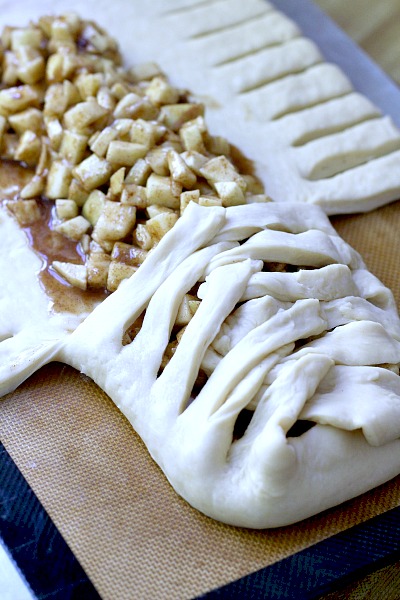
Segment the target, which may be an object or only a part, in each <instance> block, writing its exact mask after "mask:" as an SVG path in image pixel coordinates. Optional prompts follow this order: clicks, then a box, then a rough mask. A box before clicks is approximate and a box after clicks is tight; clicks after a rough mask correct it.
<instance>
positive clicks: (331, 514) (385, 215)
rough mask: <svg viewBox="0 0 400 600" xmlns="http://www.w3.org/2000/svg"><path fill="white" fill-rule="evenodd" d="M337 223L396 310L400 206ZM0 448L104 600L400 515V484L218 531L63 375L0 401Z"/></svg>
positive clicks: (255, 565) (175, 588) (199, 583)
mask: <svg viewBox="0 0 400 600" xmlns="http://www.w3.org/2000/svg"><path fill="white" fill-rule="evenodd" d="M299 210H301V205H299ZM333 223H334V225H335V226H336V228H337V230H338V231H339V233H340V234H341V235H342V236H343V237H344V239H345V240H346V241H348V242H349V243H350V244H351V245H352V246H353V247H354V248H356V249H357V250H358V251H359V252H361V254H362V255H363V258H364V260H365V262H366V263H367V265H368V267H369V268H370V270H371V271H372V272H373V273H374V274H375V275H377V276H378V277H379V278H380V279H381V280H382V281H383V282H384V283H385V284H386V285H388V286H389V287H391V288H392V290H393V292H394V294H395V297H396V300H397V303H398V305H399V304H400V282H399V280H398V273H399V256H400V236H399V235H398V231H399V225H400V203H394V204H392V205H390V206H388V207H385V208H382V209H379V210H378V211H374V212H371V213H369V214H366V215H355V216H353V215H352V216H342V217H337V218H334V219H333ZM0 438H1V440H2V442H3V443H4V446H5V447H6V449H7V450H8V452H9V453H10V455H11V456H12V458H13V459H14V461H15V463H16V464H17V466H18V468H19V469H20V471H21V472H22V474H23V475H24V476H25V478H26V479H27V481H28V483H29V484H30V485H31V487H32V488H33V490H34V492H35V493H36V495H37V496H38V498H39V500H40V501H41V502H42V504H43V505H44V507H45V509H46V510H47V511H48V513H49V515H50V517H51V518H52V519H53V521H54V523H55V525H56V526H57V527H58V529H59V531H60V532H61V534H62V535H63V536H64V538H65V540H66V541H67V543H68V544H69V546H70V547H71V549H72V551H73V552H74V554H75V556H76V557H77V558H78V560H79V561H80V563H81V565H82V566H83V568H84V569H85V571H86V573H87V575H88V576H89V577H90V579H91V580H92V582H93V584H94V585H95V587H96V588H97V590H98V591H99V593H100V595H101V596H102V598H104V600H114V599H118V600H122V599H127V600H128V599H129V600H131V599H132V598H135V599H140V598H149V597H156V598H160V599H161V598H193V597H195V596H198V595H200V594H202V593H205V592H207V591H208V590H211V589H215V588H217V587H220V586H222V585H224V584H226V583H228V582H230V581H233V580H235V579H238V578H240V577H243V576H245V575H247V574H249V573H252V572H254V571H256V570H258V569H260V568H262V567H265V566H267V565H270V564H273V563H274V562H276V561H278V560H281V559H283V558H285V557H287V556H290V555H292V554H294V553H296V552H299V551H300V550H302V549H304V548H306V547H309V546H311V545H313V544H315V543H317V542H318V541H320V540H322V539H325V538H328V537H329V536H332V535H334V534H336V533H339V532H341V531H343V530H345V529H347V528H349V527H351V526H353V525H356V524H358V523H362V522H364V521H366V520H367V519H369V518H371V517H374V516H376V515H378V514H381V513H383V512H385V511H387V510H389V509H391V508H394V507H396V506H399V505H400V477H397V478H396V479H395V480H393V481H392V482H389V483H387V484H385V485H383V486H380V487H379V488H377V489H375V490H373V491H371V492H369V493H367V494H364V495H363V496H361V497H359V498H357V499H354V500H351V501H349V502H347V503H345V504H343V505H341V506H340V507H337V508H334V509H332V510H329V511H326V512H325V513H323V514H320V515H317V516H315V517H313V518H310V519H307V520H305V521H303V522H301V523H299V524H297V525H293V526H290V527H285V528H279V529H275V530H266V531H250V530H246V529H240V528H234V527H229V526H226V525H223V524H220V523H216V522H214V521H212V520H211V519H208V518H207V517H204V516H203V515H201V514H199V513H198V512H197V511H195V510H194V509H192V508H191V507H190V506H188V505H187V504H186V503H185V502H184V501H183V500H182V499H180V498H179V497H178V496H177V495H176V494H175V492H174V491H173V490H172V488H171V487H170V486H169V484H168V482H167V481H166V479H165V477H164V475H163V474H162V473H161V471H160V470H159V468H158V467H157V466H156V465H155V464H154V462H153V461H152V459H151V458H150V456H149V455H148V453H147V451H146V449H145V447H144V445H143V443H142V442H141V440H140V439H139V438H138V436H137V435H136V434H135V432H134V431H133V430H132V428H131V426H130V425H129V423H128V422H127V421H126V419H125V418H124V417H123V416H122V414H121V413H120V412H119V411H118V410H117V409H116V408H115V406H114V405H113V403H112V402H111V401H110V400H109V398H108V397H107V396H106V394H104V393H103V392H102V391H101V390H100V389H99V388H98V387H97V386H96V385H95V384H94V383H92V382H91V381H90V380H89V379H88V378H86V377H84V376H82V375H80V374H79V373H77V372H75V371H74V370H73V369H71V368H69V367H66V366H64V365H60V364H51V365H48V366H47V367H45V368H43V369H42V370H41V371H39V372H38V373H36V374H35V375H34V376H33V377H31V378H30V379H29V380H28V381H27V382H25V384H23V385H22V386H21V387H20V388H19V389H17V390H16V391H15V392H14V393H12V394H10V395H8V396H7V397H6V398H4V399H3V400H2V401H1V402H0Z"/></svg>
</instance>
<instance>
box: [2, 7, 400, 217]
mask: <svg viewBox="0 0 400 600" xmlns="http://www.w3.org/2000/svg"><path fill="white" fill-rule="evenodd" d="M0 8H1V16H0V21H1V24H3V25H5V24H25V23H26V21H27V20H28V19H29V18H32V19H37V18H38V16H39V15H40V14H46V13H48V14H52V13H53V12H54V6H53V4H52V3H51V2H49V1H48V0H40V2H36V1H35V0H27V1H26V2H24V11H23V12H21V11H20V10H19V9H18V7H17V6H16V5H15V3H12V2H10V0H1V2H0ZM68 10H76V11H77V12H78V13H79V14H81V15H82V16H83V17H86V18H89V19H90V18H94V19H95V20H96V21H98V22H99V24H100V25H102V26H103V27H104V28H105V29H106V30H107V31H109V33H110V34H111V35H113V36H114V37H115V38H116V39H117V40H118V42H119V45H120V48H121V51H122V53H123V57H124V60H125V63H126V64H127V65H134V64H137V63H138V62H139V63H140V62H148V61H155V62H157V63H158V64H160V66H161V68H162V69H163V70H164V71H165V72H166V73H167V74H168V75H169V77H170V78H171V80H172V83H173V84H176V85H178V86H181V87H183V88H187V89H189V90H191V91H192V92H194V93H195V94H196V95H198V96H199V97H201V98H202V99H203V100H205V101H206V103H207V104H208V106H207V110H208V124H209V127H210V131H211V132H212V133H213V134H215V135H223V136H225V137H227V138H228V139H229V140H230V141H231V142H232V143H233V144H235V145H236V146H237V147H239V148H240V149H241V151H242V152H243V153H244V154H245V155H246V156H248V157H249V158H250V159H251V160H253V161H254V165H255V169H256V171H257V174H258V175H259V176H260V178H261V179H262V181H263V182H264V185H265V187H266V191H267V193H268V194H269V195H270V196H271V197H272V198H273V199H274V200H275V201H278V202H286V201H291V202H293V201H298V202H306V203H310V204H317V205H320V206H321V207H322V208H323V210H324V211H325V212H326V213H327V214H339V213H353V212H363V211H369V210H372V209H374V208H377V207H379V206H382V205H384V204H386V203H388V202H392V201H393V200H397V199H398V198H399V196H400V168H399V167H400V132H399V130H398V128H397V127H394V126H393V125H392V124H389V123H388V119H387V118H386V117H385V116H384V115H381V114H380V111H379V110H378V109H377V108H376V107H375V106H373V105H372V104H371V103H370V102H369V101H368V100H367V99H366V98H365V97H363V96H361V95H360V94H357V93H356V91H355V90H354V89H353V87H352V85H351V83H350V81H349V80H348V78H347V77H346V76H345V75H344V74H343V72H342V71H341V70H340V69H339V68H338V67H337V66H335V65H333V64H329V63H327V62H326V61H324V59H323V57H322V55H321V52H320V50H319V49H318V48H317V47H316V46H315V44H313V42H311V41H310V40H308V39H307V38H305V37H304V36H302V34H301V31H300V30H299V28H298V27H297V26H296V24H295V23H293V22H292V21H291V20H290V19H289V18H288V17H286V16H285V15H284V14H282V13H280V12H279V11H277V10H276V9H275V7H273V6H272V5H271V4H269V3H268V2H266V1H264V0H251V1H250V2H246V3H245V4H244V3H240V2H237V1H236V0H207V1H206V2H204V1H199V0H196V1H193V2H189V1H185V0H174V2H169V3H168V8H167V7H166V5H165V3H163V2H161V0H160V1H158V2H152V3H151V4H149V3H146V2H142V1H140V0H136V1H134V2H130V3H129V5H127V4H126V3H123V4H122V3H121V2H118V1H117V2H113V3H111V4H110V3H109V2H106V1H105V0H99V1H98V2H94V1H93V0H90V1H89V2H86V3H84V5H82V3H80V2H78V1H77V0H72V1H71V2H68V3H67V2H65V0H61V1H60V2H58V4H57V11H58V12H63V11H68ZM121 15H123V22H124V23H129V24H130V25H129V27H128V26H121ZM132 32H134V35H132ZM194 65H195V68H194ZM361 123H362V124H363V125H362V126H361V128H360V124H361ZM327 136H328V137H327ZM321 147H322V156H321Z"/></svg>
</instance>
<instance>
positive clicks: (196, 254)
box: [0, 203, 400, 528]
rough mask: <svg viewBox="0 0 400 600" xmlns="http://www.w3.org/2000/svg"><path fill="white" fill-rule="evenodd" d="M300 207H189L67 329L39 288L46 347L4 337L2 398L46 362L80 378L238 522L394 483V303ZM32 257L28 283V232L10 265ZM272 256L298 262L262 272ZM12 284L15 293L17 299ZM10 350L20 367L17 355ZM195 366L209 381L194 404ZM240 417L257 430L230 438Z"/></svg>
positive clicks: (164, 461)
mask: <svg viewBox="0 0 400 600" xmlns="http://www.w3.org/2000/svg"><path fill="white" fill-rule="evenodd" d="M295 214H296V205H294V204H290V203H289V204H279V205H278V204H273V203H265V204H252V205H247V206H246V205H245V206H239V207H232V208H227V209H223V208H218V207H215V208H206V207H201V206H198V205H197V204H194V203H191V204H190V205H189V207H188V208H187V209H186V211H185V212H184V215H183V216H182V218H181V219H179V220H178V222H177V224H176V225H175V226H174V227H173V229H172V230H171V231H170V232H169V233H168V234H167V235H166V236H164V238H163V239H162V240H161V242H160V243H159V244H158V246H157V247H156V248H155V249H154V250H153V252H152V253H151V254H150V255H149V256H148V258H147V259H146V261H145V262H144V263H143V265H142V266H141V267H140V268H139V270H138V271H137V272H136V273H135V274H134V275H133V276H132V277H131V278H130V279H128V280H126V281H125V282H123V284H121V285H120V287H119V288H118V290H117V291H116V292H114V293H113V294H112V295H111V296H109V297H108V298H107V299H106V300H105V301H104V302H102V303H101V304H100V305H99V306H97V307H96V308H95V310H94V311H93V312H92V313H91V314H90V315H89V316H88V317H87V318H86V319H85V320H84V321H83V322H82V323H81V324H80V325H79V326H78V327H77V328H76V329H75V331H74V332H73V333H70V332H66V328H65V327H64V329H63V328H62V327H61V326H60V323H59V322H57V319H56V318H55V316H54V315H53V316H51V317H47V320H46V317H45V316H44V313H43V298H42V297H39V299H38V300H37V303H36V304H34V305H33V304H31V310H32V309H35V312H33V310H32V312H31V319H30V322H29V323H21V332H22V334H23V335H24V336H26V335H27V334H28V333H31V334H32V335H34V334H35V335H36V336H37V335H38V332H37V328H33V327H32V326H31V325H30V323H31V322H33V321H34V320H35V319H34V317H36V315H37V316H38V318H39V317H40V315H41V322H40V326H41V334H40V335H41V336H42V338H45V340H44V342H43V343H42V344H39V343H38V342H37V343H36V347H35V349H34V352H33V353H32V354H31V355H29V354H28V351H29V349H28V350H27V351H26V353H25V354H23V353H22V354H21V350H22V349H24V344H25V343H26V340H25V339H21V338H20V337H19V336H20V334H18V333H17V335H14V337H12V338H10V340H11V343H12V345H13V352H11V351H10V347H9V346H7V342H8V341H9V340H6V341H4V342H2V344H1V345H0V349H1V352H2V386H3V387H2V389H3V391H8V390H10V389H12V388H13V387H15V386H16V385H17V384H18V383H19V382H20V381H22V380H23V379H24V378H25V377H26V376H27V375H28V374H29V373H31V372H33V371H34V370H35V369H37V368H38V367H39V366H40V365H41V364H44V363H46V362H48V361H49V360H58V361H63V362H65V363H68V364H70V365H72V366H73V367H75V368H76V369H79V370H80V371H82V372H83V373H86V374H87V375H89V376H90V377H91V378H92V379H94V381H96V382H97V383H98V384H99V386H101V387H102V388H103V389H104V390H105V391H106V392H107V393H108V394H109V396H110V397H111V398H112V399H113V401H114V402H115V403H116V405H117V406H118V407H119V409H120V410H121V411H122V412H123V413H124V414H125V415H126V417H127V418H128V419H129V421H130V422H131V423H132V425H133V427H134V428H135V429H136V431H137V432H138V433H139V434H140V436H141V437H142V439H143V440H144V442H145V444H146V446H147V448H148V449H149V451H150V453H151V454H152V456H153V458H154V459H155V460H156V461H157V463H158V464H159V465H160V467H161V468H162V469H163V471H164V473H165V474H166V476H167V477H168V479H169V481H170V482H171V484H172V485H173V486H174V488H175V489H176V491H177V492H178V493H179V494H181V495H182V496H183V497H184V498H185V499H186V500H187V501H188V502H190V503H191V504H192V505H193V506H194V507H196V508H198V509H199V510H201V511H203V512H204V513H205V514H207V515H209V516H211V517H213V518H215V519H219V520H221V521H224V522H227V523H231V524H235V525H242V526H246V527H257V528H260V527H275V526H280V525H285V524H288V523H291V522H294V521H297V520H300V519H303V518H305V517H307V516H309V515H312V514H315V513H317V512H319V511H321V510H324V509H326V508H328V507H330V506H332V505H335V504H338V503H340V502H342V501H344V500H346V499H348V498H351V497H353V496H355V495H357V494H360V493H362V492H364V491H366V490H368V489H370V488H371V487H374V486H376V485H378V484H380V483H382V482H384V481H386V480H388V479H390V478H391V477H393V476H395V475H396V474H397V473H399V472H400V439H399V438H400V379H399V376H398V364H399V363H400V323H399V319H398V316H397V312H396V307H395V305H394V301H393V297H392V295H391V293H390V291H389V290H388V289H387V288H385V287H384V286H383V285H382V284H381V283H380V282H379V281H378V280H377V279H376V278H375V277H374V276H373V275H372V274H371V273H369V272H368V271H367V270H366V268H365V265H364V264H363V262H362V260H361V258H360V256H359V255H358V254H357V253H356V252H355V251H354V250H353V249H351V248H350V247H349V246H348V245H347V244H346V243H345V242H344V241H343V240H342V239H341V238H340V237H339V236H338V235H337V234H336V233H335V231H334V230H333V228H332V227H331V226H330V224H329V221H328V219H327V218H326V217H325V216H324V214H323V212H322V211H320V209H318V208H316V207H315V208H312V207H305V210H304V211H303V214H302V216H300V215H299V216H297V217H296V216H294V215H295ZM8 219H9V221H7V223H8V227H10V233H11V234H12V235H13V236H14V235H16V232H15V231H14V230H13V227H14V224H13V222H12V221H11V219H10V218H9V217H8ZM270 227H272V229H271V228H270ZM4 230H5V229H4ZM18 234H19V235H23V234H22V233H21V232H20V231H19V232H18ZM18 234H17V235H18ZM243 238H244V239H247V238H248V239H247V241H244V240H243ZM315 240H318V245H316V244H315ZM243 241H244V243H240V242H243ZM296 248H298V250H297V253H296ZM310 248H311V249H310ZM2 256H4V255H2ZM28 257H30V258H29V261H30V263H31V264H30V266H29V269H28V270H27V272H26V275H27V276H29V273H30V269H31V267H33V266H34V261H35V257H34V255H33V253H32V252H31V251H30V250H29V248H28V247H27V246H26V247H25V248H24V249H22V238H21V251H20V252H19V254H18V255H17V256H16V257H15V260H16V261H17V262H18V263H21V264H28V263H27V258H28ZM270 259H271V261H279V262H281V263H287V262H289V263H290V265H291V266H292V268H293V267H294V266H296V265H298V264H299V265H300V268H299V270H297V271H294V272H279V273H274V272H265V271H263V268H267V267H264V265H268V262H269V260H270ZM265 261H266V262H265ZM305 265H307V267H306V268H305ZM302 267H303V268H302ZM2 268H3V272H4V268H5V267H4V265H2ZM24 277H25V273H24ZM31 279H32V277H31ZM197 281H200V282H202V283H201V285H200V288H199V297H200V298H201V299H202V302H201V305H200V307H199V309H198V310H197V312H196V313H195V315H194V317H193V318H192V320H191V321H190V323H189V325H188V326H187V327H186V330H185V332H184V334H183V336H182V337H181V340H180V343H179V345H178V347H177V349H176V351H175V354H174V355H173V357H172V359H171V360H170V361H169V363H168V364H167V366H166V367H165V368H164V370H163V371H162V373H161V374H160V366H161V362H162V359H163V354H164V351H165V348H166V346H167V345H168V342H169V339H170V334H171V329H172V326H173V323H174V321H175V318H176V313H177V311H178V308H179V305H180V303H181V301H182V298H183V296H184V294H185V293H186V292H187V291H188V290H190V289H191V288H192V287H193V285H194V284H195V283H196V282H197ZM13 282H15V280H10V288H9V289H8V293H7V298H15V294H16V293H18V285H17V283H16V282H15V283H13ZM31 284H32V290H36V292H37V294H38V295H39V296H40V294H39V290H38V289H37V288H38V285H37V283H36V287H35V283H34V282H33V281H31ZM36 292H35V293H36ZM144 311H145V316H144V319H143V324H142V327H141V329H140V331H139V333H138V334H137V336H136V337H135V338H134V340H133V341H132V342H131V343H130V344H128V345H123V341H122V340H123V334H124V331H125V330H126V329H127V328H128V327H129V325H130V324H131V323H133V322H134V321H135V320H136V319H137V317H138V316H139V315H141V314H142V313H143V312H144ZM11 313H12V310H11V309H10V312H9V314H11ZM3 314H4V315H5V314H6V311H4V312H3ZM59 319H60V316H59ZM64 325H65V324H64ZM75 325H76V324H75ZM4 333H7V332H4ZM12 333H14V332H11V331H9V332H8V335H11V334H12ZM28 346H29V344H28ZM29 348H31V346H29ZM16 354H17V355H18V357H19V361H20V363H21V364H22V363H23V364H24V365H25V368H18V364H17V365H16V364H15V363H14V359H15V356H16ZM105 364H107V369H105V368H104V365H105ZM16 369H17V370H16ZM200 369H201V370H203V371H204V372H205V373H206V375H207V381H206V383H205V385H204V386H203V387H202V389H201V390H200V392H199V393H198V395H197V396H196V397H195V398H192V388H193V386H194V384H195V381H196V378H197V375H198V372H199V370H200ZM244 415H246V419H247V421H249V424H248V425H247V427H245V430H244V433H243V432H242V433H243V435H240V436H239V437H238V438H237V439H236V436H237V434H236V433H235V431H236V429H235V427H237V422H238V423H240V419H241V418H243V416H244ZM250 417H251V419H250ZM247 421H246V423H247ZM304 425H306V427H305V428H304V433H301V432H300V435H299V433H295V427H296V426H304Z"/></svg>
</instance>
